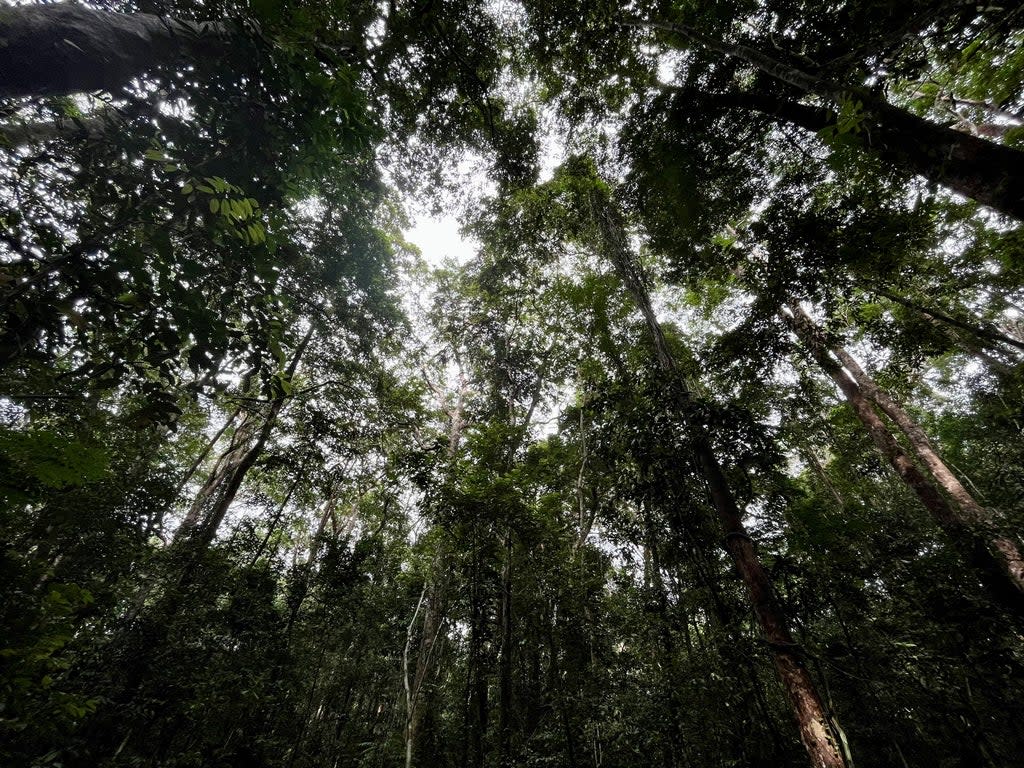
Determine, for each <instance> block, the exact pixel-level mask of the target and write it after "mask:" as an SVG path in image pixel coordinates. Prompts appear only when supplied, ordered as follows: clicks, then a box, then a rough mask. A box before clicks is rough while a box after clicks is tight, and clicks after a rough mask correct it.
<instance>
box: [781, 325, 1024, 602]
mask: <svg viewBox="0 0 1024 768" xmlns="http://www.w3.org/2000/svg"><path fill="white" fill-rule="evenodd" d="M800 311H801V312H802V310H800ZM804 317H807V316H806V313H805V314H804ZM807 320H808V321H810V318H809V317H807ZM833 354H835V356H836V357H837V358H839V361H840V362H841V363H842V364H843V367H844V368H846V370H847V371H849V372H850V374H851V375H852V376H853V379H854V381H856V382H857V385H858V386H859V387H860V389H861V391H862V392H863V393H864V394H866V395H867V396H868V397H869V398H871V399H872V400H874V402H875V403H876V404H877V405H878V407H879V408H881V409H882V412H883V413H884V414H885V415H886V416H888V417H889V418H890V419H892V420H893V422H894V423H895V424H896V426H897V427H899V429H900V431H901V432H902V433H903V434H904V435H905V436H906V438H907V440H908V441H909V443H910V447H911V449H912V450H913V451H914V454H915V455H916V456H917V458H918V460H919V461H920V462H921V463H922V464H923V465H924V466H925V467H926V468H927V470H928V472H929V473H930V474H931V476H932V478H933V479H934V480H935V482H937V483H938V484H939V487H940V488H942V490H943V491H945V492H946V494H947V495H948V496H949V497H950V498H951V499H952V500H953V503H954V504H955V505H956V506H957V507H959V510H960V516H961V518H962V519H963V521H964V524H965V525H967V526H973V527H975V528H977V529H978V530H979V532H981V531H986V532H987V534H988V547H989V549H990V550H991V552H992V555H993V557H995V558H996V559H998V560H1001V561H1002V562H1001V566H1002V570H1003V572H1004V573H1005V575H1006V578H1007V579H1009V580H1010V582H1011V583H1012V584H1013V586H1014V587H1015V588H1016V589H1017V591H1019V592H1021V593H1022V594H1024V556H1022V555H1021V552H1020V548H1019V547H1018V546H1017V543H1016V542H1015V541H1013V540H1012V539H1010V538H1009V537H1007V536H1004V535H1001V534H1000V533H998V531H997V530H996V528H997V525H996V523H997V521H996V520H995V519H994V517H993V515H992V513H991V512H990V511H989V510H987V509H985V508H984V507H982V506H981V504H979V503H978V501H977V500H976V499H975V498H974V496H972V495H971V493H970V491H968V490H967V489H966V488H965V487H964V485H963V483H961V482H960V479H959V478H958V477H957V476H956V475H955V474H954V473H953V471H952V470H950V468H949V467H948V466H947V465H946V462H944V461H943V460H942V457H941V456H939V454H938V452H937V451H936V450H935V448H934V446H932V444H931V441H930V440H929V439H928V435H927V434H925V431H924V430H923V429H921V426H920V425H919V424H918V423H917V422H916V421H914V420H913V419H912V418H911V416H910V414H908V413H907V412H906V411H905V410H903V408H901V407H900V406H899V405H898V404H897V403H896V402H895V401H894V400H893V399H892V398H891V397H890V396H889V393H888V392H886V391H885V390H884V389H882V388H881V387H879V386H878V384H877V383H876V382H875V381H874V379H872V378H871V377H870V376H868V374H867V372H866V371H865V370H864V369H863V368H861V367H860V364H859V363H858V362H857V361H856V360H854V359H853V357H852V356H851V355H850V354H849V353H848V352H847V351H846V350H845V349H843V348H842V347H836V348H834V349H833Z"/></svg>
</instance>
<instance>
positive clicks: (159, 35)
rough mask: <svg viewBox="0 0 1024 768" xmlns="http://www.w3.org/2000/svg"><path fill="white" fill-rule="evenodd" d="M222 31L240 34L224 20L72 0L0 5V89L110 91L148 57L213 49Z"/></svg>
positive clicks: (22, 92) (152, 60)
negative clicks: (121, 10) (94, 5)
mask: <svg viewBox="0 0 1024 768" xmlns="http://www.w3.org/2000/svg"><path fill="white" fill-rule="evenodd" d="M228 37H238V38H239V39H244V37H242V36H241V35H240V34H239V31H238V30H237V29H236V28H235V26H234V25H232V24H229V23H225V22H214V21H184V20H179V19H169V18H166V17H163V16H157V15H155V14H150V13H131V14H129V13H114V12H111V11H100V10H96V9H94V8H89V7H87V6H85V5H79V4H78V3H55V4H52V5H36V4H31V5H17V6H7V7H4V8H0V96H51V95H60V94H68V93H75V92H81V91H97V90H111V91H112V90H115V89H117V88H119V87H120V86H122V85H124V84H126V83H127V82H128V81H129V80H130V79H131V78H133V77H137V76H138V75H141V74H142V73H143V72H145V71H146V70H147V69H149V68H151V67H153V66H155V65H158V64H166V63H171V62H174V61H176V60H178V59H180V58H182V57H184V56H187V55H201V56H213V55H216V53H217V51H218V50H219V49H220V47H221V46H222V45H224V44H225V38H228ZM231 44H237V41H232V43H231Z"/></svg>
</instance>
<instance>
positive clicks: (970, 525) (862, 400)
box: [783, 305, 1024, 613]
mask: <svg viewBox="0 0 1024 768" xmlns="http://www.w3.org/2000/svg"><path fill="white" fill-rule="evenodd" d="M791 311H792V313H793V314H792V315H786V314H784V313H783V318H784V319H785V320H786V322H787V323H788V324H789V326H790V327H791V328H792V329H793V331H794V332H795V333H796V335H797V337H798V338H799V339H800V340H801V341H802V342H803V344H804V346H805V347H806V348H807V350H808V351H809V352H810V354H811V355H812V356H813V357H814V359H815V360H816V361H817V362H818V364H819V365H820V366H821V367H822V369H824V370H825V372H826V373H827V374H828V375H829V376H830V377H831V378H832V380H833V381H834V382H835V383H836V385H837V386H838V387H839V389H840V391H841V392H842V393H843V396H844V397H845V398H846V400H847V402H849V404H850V407H851V408H853V411H854V414H855V415H856V416H857V418H858V420H859V421H860V422H861V423H862V424H863V425H864V428H865V429H866V430H867V432H868V435H869V436H870V437H871V439H872V441H873V442H874V444H875V446H876V448H877V449H878V451H879V453H881V454H882V456H883V457H884V458H885V459H886V461H888V462H889V464H890V465H891V466H892V467H893V469H894V470H896V473H897V474H898V475H899V476H900V478H902V480H903V481H904V482H905V483H906V484H907V486H908V487H909V488H910V489H911V490H912V491H914V493H915V494H916V495H917V497H918V498H919V499H920V500H921V503H922V504H923V505H924V507H925V509H926V510H928V512H929V513H930V514H931V516H932V518H933V519H934V520H935V521H936V522H937V523H938V525H939V527H940V528H942V530H943V531H944V532H945V533H946V534H947V535H948V536H949V537H950V539H951V540H952V541H953V543H954V544H955V545H956V546H957V547H958V548H959V549H960V550H961V552H962V553H963V555H964V557H965V559H966V560H967V561H968V562H970V563H971V564H972V565H974V566H975V567H976V568H977V569H978V570H979V571H980V574H981V576H982V577H983V580H984V582H985V584H986V585H987V586H988V588H989V589H990V591H991V592H992V593H993V595H994V596H995V597H996V598H997V599H998V600H999V601H1000V602H1001V603H1003V604H1004V605H1006V606H1007V607H1008V608H1010V609H1011V610H1013V611H1014V612H1016V613H1024V589H1022V581H1024V562H1022V560H1021V555H1020V551H1019V549H1018V548H1017V546H1016V544H1014V543H1013V542H1012V541H1010V540H1009V539H1007V538H1006V537H1004V536H1001V535H993V534H992V533H991V529H990V521H991V516H990V515H988V514H987V513H986V512H985V511H984V510H983V509H982V508H981V507H980V505H978V504H977V502H976V501H974V499H973V498H972V497H970V494H968V493H967V491H966V489H964V488H963V486H962V485H960V483H959V480H957V478H956V477H955V476H954V475H953V474H952V472H950V471H949V469H948V468H946V467H945V464H943V463H942V461H941V459H939V457H938V456H937V455H936V454H935V452H934V449H932V448H931V446H930V444H929V445H928V446H927V447H925V445H924V444H923V443H919V445H916V446H914V447H915V452H916V451H917V450H918V448H920V450H921V451H922V453H919V454H918V455H919V457H921V458H922V463H923V464H924V465H925V466H927V467H929V469H931V465H932V464H934V465H935V466H936V468H937V469H939V468H941V470H943V472H942V476H943V478H945V480H946V481H947V482H949V483H950V488H951V489H953V490H956V488H957V487H959V490H960V491H961V493H960V497H961V499H963V500H964V501H965V503H966V504H967V505H968V508H967V510H965V509H964V508H963V507H957V506H954V504H951V503H950V501H949V500H948V499H947V498H946V497H945V496H943V495H942V493H941V492H940V491H939V490H938V488H936V487H935V485H933V484H932V482H930V481H929V480H928V478H927V477H926V476H925V474H924V473H923V472H922V471H921V470H920V469H919V468H918V466H917V465H916V464H915V463H914V461H913V460H912V459H911V457H910V456H909V455H908V454H907V452H906V451H905V450H904V449H903V446H901V445H900V443H899V442H898V441H897V440H896V438H895V437H894V436H893V434H892V433H891V432H890V431H889V428H888V427H887V426H886V425H885V422H884V421H882V418H881V417H880V416H879V415H878V413H877V412H876V411H875V409H874V407H872V405H871V402H870V401H869V399H868V395H867V392H865V391H864V390H863V389H862V388H861V387H860V386H858V383H857V382H856V381H855V380H854V379H852V378H851V377H850V376H849V375H847V374H846V373H845V372H844V371H843V369H842V367H841V366H840V365H839V363H838V362H836V361H835V360H833V359H832V358H831V357H830V356H829V354H828V347H827V345H826V343H825V340H824V339H823V338H822V337H821V335H820V332H819V330H818V329H817V327H816V326H815V325H814V324H813V322H812V321H811V319H810V318H809V317H808V316H807V314H806V313H805V312H803V310H801V309H800V308H799V307H798V306H795V305H794V306H793V307H791ZM854 364H856V363H855V362H854ZM857 368H858V370H860V368H859V366H857ZM861 373H863V371H861ZM872 385H873V382H872ZM875 391H876V393H880V392H881V390H879V389H878V388H877V386H875ZM883 399H884V400H886V402H887V403H888V404H890V405H891V406H893V408H894V410H895V409H896V408H895V404H894V403H892V401H891V399H890V398H889V397H888V395H885V396H884V397H883ZM883 410H884V408H883ZM904 418H905V421H906V422H910V420H909V417H906V414H903V415H902V416H901V419H904ZM894 421H896V419H894ZM897 423H898V422H897ZM908 429H910V430H911V432H912V433H913V435H914V436H915V437H911V435H909V434H908V436H907V437H908V439H909V440H910V442H911V444H912V445H914V442H915V438H916V439H917V440H920V439H921V438H923V439H924V443H927V437H925V436H924V433H923V431H921V430H920V427H918V426H917V425H916V424H912V423H908ZM926 457H927V458H926ZM940 482H941V481H940ZM947 490H948V489H947ZM951 496H953V494H951ZM953 498H954V500H955V501H957V503H959V500H958V499H957V497H956V496H953ZM968 510H970V511H968ZM976 514H980V516H981V517H980V518H979V517H976Z"/></svg>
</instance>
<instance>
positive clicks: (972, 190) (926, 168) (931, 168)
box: [647, 24, 1024, 220]
mask: <svg viewBox="0 0 1024 768" xmlns="http://www.w3.org/2000/svg"><path fill="white" fill-rule="evenodd" d="M647 26H652V27H655V28H660V29H664V30H666V31H669V32H672V33H675V34H676V35H679V36H680V37H681V38H683V39H684V40H685V41H687V43H689V44H690V45H695V46H701V47H704V48H707V49H709V50H713V51H715V52H717V53H721V54H723V55H725V56H730V57H733V58H737V59H740V60H742V61H745V62H746V63H747V64H750V65H751V66H753V67H756V68H757V69H758V70H760V71H761V72H763V73H765V74H766V75H768V76H769V77H771V78H773V79H775V80H778V81H780V82H782V83H786V84H787V85H789V86H792V87H794V88H796V89H797V90H798V91H800V92H801V93H803V94H806V95H808V96H812V95H813V96H818V97H820V98H823V99H826V100H828V101H830V102H832V104H833V106H834V107H836V108H838V107H839V106H840V105H843V104H846V103H856V104H857V109H858V112H857V117H858V119H859V122H858V124H857V125H856V127H854V128H853V129H852V130H851V131H850V132H849V133H848V134H847V136H849V137H852V138H853V139H855V140H856V141H857V142H858V143H859V144H860V145H861V146H862V147H864V148H865V149H868V150H871V151H873V152H875V153H876V154H878V155H879V156H881V157H882V158H883V159H884V160H886V161H887V162H889V163H892V164H893V165H896V166H898V167H901V168H904V169H906V170H908V171H910V172H912V173H915V174H918V175H920V176H923V177H924V178H926V179H928V180H929V181H933V182H936V183H938V184H942V185H943V186H945V187H948V188H949V189H951V190H953V191H954V192H958V193H959V194H961V195H964V196H965V197H969V198H971V199H972V200H977V201H978V202H979V203H983V204H985V205H987V206H990V207H991V208H993V209H995V210H997V211H999V212H1000V213H1004V214H1006V215H1007V216H1012V217H1013V218H1015V219H1019V220H1024V152H1021V151H1019V150H1016V149H1012V148H1010V147H1008V146H1006V145H1003V144H996V143H995V142H992V141H989V140H987V139H984V138H980V137H978V136H973V135H971V134H969V133H964V132H962V131H956V130H953V129H952V128H947V127H946V126H943V125H938V124H937V123H933V122H931V121H929V120H925V119H924V118H922V117H918V116H917V115H915V114H913V113H912V112H909V111H907V110H905V109H902V108H900V107H895V106H893V105H892V104H889V103H888V102H886V101H883V100H882V99H880V98H878V97H877V96H875V95H874V94H872V93H870V92H869V91H868V90H867V89H865V88H862V87H859V86H847V85H843V84H842V83H836V82H832V81H830V80H828V79H826V78H823V77H820V76H818V75H816V74H814V73H811V72H807V71H804V70H802V69H800V68H798V67H794V66H792V65H790V64H786V63H785V62H782V61H779V60H778V59H776V58H775V57H773V56H771V55H769V54H766V53H764V52H763V51H760V50H758V49H756V48H752V47H750V46H747V45H735V44H732V43H726V42H724V41H722V40H719V39H716V38H712V37H708V36H706V35H703V34H701V33H700V32H698V31H697V30H695V29H694V28H692V27H688V26H686V25H683V24H651V25H647ZM724 99H726V100H729V99H732V100H734V101H735V102H736V103H737V105H739V104H740V103H741V102H744V101H745V102H746V106H748V107H749V108H752V109H755V110H757V111H760V112H765V113H767V114H770V115H773V116H775V117H781V118H782V119H784V120H787V121H788V122H792V123H795V124H797V125H801V126H803V127H805V128H809V129H810V130H813V131H820V130H822V129H825V128H832V127H834V126H835V125H836V114H835V112H834V111H833V110H829V109H821V108H818V107H809V106H806V105H803V104H795V103H792V102H787V101H786V100H784V99H778V98H776V97H774V96H764V95H761V94H754V93H738V94H736V93H734V94H730V95H728V96H726V97H724Z"/></svg>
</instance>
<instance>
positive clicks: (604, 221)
mask: <svg viewBox="0 0 1024 768" xmlns="http://www.w3.org/2000/svg"><path fill="white" fill-rule="evenodd" d="M594 202H595V205H594V213H595V215H596V217H597V219H598V225H599V226H600V228H601V234H602V239H603V247H604V248H605V250H606V252H607V255H608V256H609V257H610V259H611V261H612V263H613V264H614V266H615V269H616V271H617V272H618V274H619V276H620V278H621V279H622V282H623V283H624V284H625V286H626V288H627V290H628V291H629V292H630V294H631V295H632V297H633V299H634V301H635V302H636V304H637V306H638V307H639V309H640V311H641V312H642V313H643V315H644V319H645V321H646V324H647V329H648V332H649V333H650V336H651V340H652V341H653V343H654V348H655V354H656V357H657V362H658V365H659V367H660V368H661V369H662V370H663V371H664V372H665V373H666V374H668V376H669V377H671V379H672V380H673V383H674V384H675V385H676V386H677V387H678V392H679V399H680V401H681V402H680V406H681V408H680V412H681V413H683V414H686V413H688V412H689V411H691V410H692V408H691V407H690V406H691V405H692V399H691V396H690V392H689V390H688V389H687V387H686V382H685V380H684V378H683V377H682V376H681V375H680V374H679V371H678V369H677V368H676V363H675V359H674V358H673V356H672V353H671V351H670V350H669V348H668V344H667V343H666V340H665V336H664V333H663V332H662V329H661V325H660V323H659V322H658V320H657V318H656V317H655V315H654V310H653V308H652V307H651V300H650V297H649V296H648V294H647V289H646V286H645V284H644V280H643V277H642V275H640V274H639V273H638V271H637V269H636V267H635V265H634V263H633V259H632V257H631V255H630V253H629V249H628V246H627V245H626V239H625V227H624V224H623V223H622V221H621V220H619V218H618V216H617V214H616V212H615V211H614V210H613V209H612V208H611V206H610V204H609V203H608V202H607V201H604V200H600V199H596V200H595V201H594ZM687 421H688V424H687V427H688V429H689V433H690V439H691V443H692V445H693V450H694V453H695V454H696V458H697V463H698V466H699V468H700V472H701V474H702V475H703V477H704V481H705V483H706V484H707V488H708V494H709V496H710V497H711V503H712V505H713V506H714V509H715V512H716V513H717V515H718V519H719V521H720V523H721V526H722V529H723V531H724V534H725V536H724V547H725V550H726V551H727V552H728V554H729V556H730V557H731V558H732V561H733V564H734V565H735V567H736V570H737V572H738V573H739V574H740V577H741V578H742V580H743V583H744V584H745V585H746V587H747V593H748V595H749V597H750V602H751V605H752V606H753V608H754V614H755V616H756V618H757V622H758V625H759V626H760V628H761V633H762V636H763V637H764V640H765V642H766V644H767V645H768V647H769V649H770V650H771V654H772V660H773V662H774V664H775V669H776V671H777V673H778V675H779V679H780V681H781V682H782V685H783V688H784V690H785V692H786V696H787V698H788V699H789V703H790V706H791V707H792V710H793V714H794V717H795V719H796V724H797V728H798V730H799V733H800V740H801V741H802V742H803V745H804V748H805V749H806V750H807V755H808V757H809V758H810V761H811V765H812V766H813V768H843V766H844V765H845V762H844V760H843V757H842V755H841V754H840V752H839V749H838V746H837V741H836V739H835V737H834V736H833V734H832V728H831V725H830V722H829V716H828V714H827V712H826V709H825V704H824V701H823V700H822V698H821V695H820V694H819V693H818V690H817V687H816V686H815V684H814V680H813V679H812V677H811V675H810V672H809V671H808V669H807V667H806V666H805V665H804V663H803V656H804V654H803V650H802V649H801V647H800V645H799V644H798V643H797V642H796V640H795V639H794V637H793V635H792V633H791V632H790V630H789V625H788V622H787V620H786V617H785V614H784V612H783V610H782V606H781V605H780V604H779V601H778V598H777V596H776V594H775V589H774V587H773V586H772V583H771V580H770V579H769V578H768V574H767V573H766V572H765V570H764V566H762V564H761V560H760V558H759V557H758V554H757V550H756V549H755V548H754V543H753V541H752V540H751V538H750V534H749V533H748V532H747V529H746V527H745V526H744V525H743V514H742V512H741V511H740V508H739V505H738V504H737V503H736V499H735V497H734V496H733V494H732V491H731V490H730V489H729V485H728V482H727V481H726V479H725V473H724V472H723V471H722V466H721V464H720V463H719V461H718V458H717V457H716V456H715V453H714V451H713V449H712V448H711V440H710V436H709V435H708V433H707V430H706V429H705V427H704V425H703V424H701V423H700V422H699V421H695V420H689V419H688V420H687Z"/></svg>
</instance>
